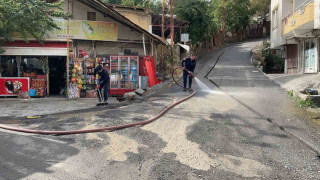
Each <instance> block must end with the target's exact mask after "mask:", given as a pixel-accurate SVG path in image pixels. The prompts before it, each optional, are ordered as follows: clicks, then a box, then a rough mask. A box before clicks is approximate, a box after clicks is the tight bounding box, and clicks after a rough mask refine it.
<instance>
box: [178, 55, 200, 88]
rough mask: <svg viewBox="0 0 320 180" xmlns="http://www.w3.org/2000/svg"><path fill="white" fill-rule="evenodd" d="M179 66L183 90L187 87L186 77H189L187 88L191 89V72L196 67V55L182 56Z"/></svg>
mask: <svg viewBox="0 0 320 180" xmlns="http://www.w3.org/2000/svg"><path fill="white" fill-rule="evenodd" d="M181 66H182V67H183V68H184V69H183V87H184V89H183V91H186V88H187V79H189V90H191V85H192V78H193V76H192V75H191V73H194V69H195V68H196V57H195V56H194V55H191V56H189V57H187V58H184V59H183V60H182V61H181Z"/></svg>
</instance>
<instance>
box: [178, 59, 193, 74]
mask: <svg viewBox="0 0 320 180" xmlns="http://www.w3.org/2000/svg"><path fill="white" fill-rule="evenodd" d="M181 66H182V67H185V68H187V69H188V70H189V71H191V72H194V69H195V68H196V60H191V58H190V57H187V58H185V59H183V60H182V61H181Z"/></svg>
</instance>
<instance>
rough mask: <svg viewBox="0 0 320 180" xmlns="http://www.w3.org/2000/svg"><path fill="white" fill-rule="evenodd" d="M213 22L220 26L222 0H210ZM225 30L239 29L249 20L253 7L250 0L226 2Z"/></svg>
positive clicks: (247, 23) (253, 10) (253, 11)
mask: <svg viewBox="0 0 320 180" xmlns="http://www.w3.org/2000/svg"><path fill="white" fill-rule="evenodd" d="M211 4H212V6H213V8H212V10H213V12H212V13H213V16H214V22H215V23H216V24H217V25H218V26H221V24H222V19H223V0H212V1H211ZM225 6H226V19H225V20H226V30H227V31H232V30H235V31H239V30H241V29H242V28H245V27H246V26H248V25H249V24H250V22H251V17H252V15H254V14H255V9H253V8H251V4H250V0H232V1H230V0H229V1H227V2H226V4H225Z"/></svg>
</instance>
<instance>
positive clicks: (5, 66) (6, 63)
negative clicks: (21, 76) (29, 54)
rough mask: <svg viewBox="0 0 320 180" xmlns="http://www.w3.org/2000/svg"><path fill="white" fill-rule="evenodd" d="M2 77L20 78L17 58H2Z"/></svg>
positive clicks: (0, 75) (0, 64) (0, 71)
mask: <svg viewBox="0 0 320 180" xmlns="http://www.w3.org/2000/svg"><path fill="white" fill-rule="evenodd" d="M0 77H18V67H17V62H16V57H15V56H0Z"/></svg>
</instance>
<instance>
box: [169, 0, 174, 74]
mask: <svg viewBox="0 0 320 180" xmlns="http://www.w3.org/2000/svg"><path fill="white" fill-rule="evenodd" d="M170 36H171V58H172V62H171V66H172V68H173V66H174V58H173V48H174V41H173V37H174V21H173V0H170Z"/></svg>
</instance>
